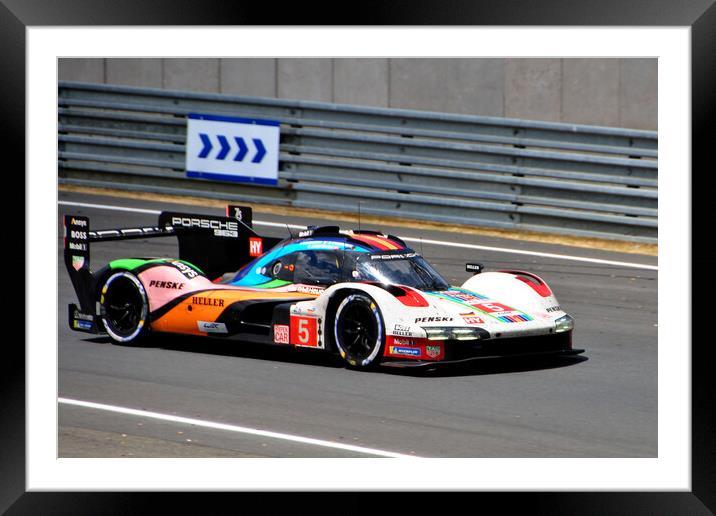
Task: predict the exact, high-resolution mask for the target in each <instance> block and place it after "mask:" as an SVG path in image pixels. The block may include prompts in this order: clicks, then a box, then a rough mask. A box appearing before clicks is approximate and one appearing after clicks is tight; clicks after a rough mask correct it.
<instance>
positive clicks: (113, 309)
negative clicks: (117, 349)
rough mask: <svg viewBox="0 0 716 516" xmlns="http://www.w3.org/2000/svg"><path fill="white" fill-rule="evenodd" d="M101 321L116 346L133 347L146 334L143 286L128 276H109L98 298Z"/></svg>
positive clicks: (123, 273)
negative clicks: (127, 345) (131, 345)
mask: <svg viewBox="0 0 716 516" xmlns="http://www.w3.org/2000/svg"><path fill="white" fill-rule="evenodd" d="M99 305H100V320H101V321H102V325H103V326H104V329H105V331H106V332H107V334H108V335H109V336H110V338H111V339H112V340H113V341H114V342H115V343H118V344H136V343H137V342H138V341H139V340H140V339H141V338H142V337H143V336H144V335H145V334H146V332H147V314H148V311H149V304H148V302H147V292H146V290H145V289H144V286H143V285H142V282H141V281H139V279H138V278H137V277H136V276H135V275H134V274H132V273H131V272H127V271H121V272H117V273H115V274H112V275H111V276H109V277H108V278H107V280H106V281H105V282H104V284H103V285H102V289H101V291H100V295H99Z"/></svg>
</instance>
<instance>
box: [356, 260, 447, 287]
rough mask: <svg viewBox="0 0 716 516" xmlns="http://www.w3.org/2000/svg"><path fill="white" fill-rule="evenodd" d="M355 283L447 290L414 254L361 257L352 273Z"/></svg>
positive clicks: (432, 270) (433, 272) (443, 280)
mask: <svg viewBox="0 0 716 516" xmlns="http://www.w3.org/2000/svg"><path fill="white" fill-rule="evenodd" d="M353 278H354V279H355V280H356V281H378V282H380V283H385V284H388V285H407V286H408V287H414V288H417V289H419V290H447V289H448V288H450V285H448V283H447V281H445V279H444V278H443V277H442V276H441V275H440V274H439V273H438V272H437V271H436V270H435V269H433V268H432V266H431V265H430V264H429V263H428V262H426V261H425V260H424V259H423V257H422V256H418V255H417V254H415V253H411V254H409V255H405V254H402V255H392V257H391V255H381V256H379V257H377V256H376V255H367V256H362V257H361V258H360V259H359V260H358V261H357V263H356V268H355V271H354V273H353Z"/></svg>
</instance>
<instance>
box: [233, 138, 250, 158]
mask: <svg viewBox="0 0 716 516" xmlns="http://www.w3.org/2000/svg"><path fill="white" fill-rule="evenodd" d="M234 140H236V145H238V146H239V152H237V153H236V157H235V158H234V161H244V158H245V157H246V153H247V152H249V147H248V146H247V145H246V142H245V141H244V139H243V138H242V137H241V136H236V137H234Z"/></svg>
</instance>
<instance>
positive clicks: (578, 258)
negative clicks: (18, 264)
mask: <svg viewBox="0 0 716 516" xmlns="http://www.w3.org/2000/svg"><path fill="white" fill-rule="evenodd" d="M58 204H63V205H65V206H77V207H83V208H98V209H103V210H114V211H129V212H134V213H149V214H152V215H158V214H159V213H161V211H159V210H148V209H142V208H128V207H125V206H113V205H107V204H90V203H84V202H71V201H58ZM253 223H254V224H255V225H257V226H268V227H276V228H286V227H289V228H291V229H305V228H306V226H301V225H297V224H282V223H280V222H268V221H263V220H254V221H253ZM400 238H402V239H403V240H405V241H406V242H422V243H423V244H429V245H440V246H448V247H461V248H463V249H476V250H479V251H492V252H496V253H510V254H522V255H528V256H541V257H543V258H554V259H557V260H570V261H573V262H586V263H597V264H601V265H617V266H619V267H632V268H635V269H646V270H650V271H658V270H659V267H658V266H657V265H646V264H643V263H633V262H620V261H615V260H602V259H599V258H586V257H584V256H572V255H567V254H554V253H542V252H538V251H525V250H522V249H509V248H505V247H491V246H485V245H475V244H462V243H455V242H445V241H442V240H429V239H425V238H423V239H420V238H413V237H400Z"/></svg>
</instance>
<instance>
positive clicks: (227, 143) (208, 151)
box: [186, 113, 280, 185]
mask: <svg viewBox="0 0 716 516" xmlns="http://www.w3.org/2000/svg"><path fill="white" fill-rule="evenodd" d="M279 132H280V128H279V122H277V121H275V120H256V119H251V118H234V117H228V116H214V115H198V114H194V113H190V114H189V115H188V116H187V133H186V175H187V177H198V178H203V179H218V180H222V181H227V180H228V181H241V182H249V183H258V184H264V185H275V184H277V183H278V144H279Z"/></svg>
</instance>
